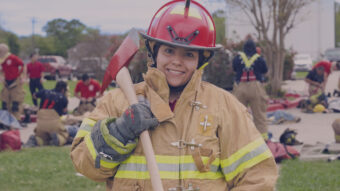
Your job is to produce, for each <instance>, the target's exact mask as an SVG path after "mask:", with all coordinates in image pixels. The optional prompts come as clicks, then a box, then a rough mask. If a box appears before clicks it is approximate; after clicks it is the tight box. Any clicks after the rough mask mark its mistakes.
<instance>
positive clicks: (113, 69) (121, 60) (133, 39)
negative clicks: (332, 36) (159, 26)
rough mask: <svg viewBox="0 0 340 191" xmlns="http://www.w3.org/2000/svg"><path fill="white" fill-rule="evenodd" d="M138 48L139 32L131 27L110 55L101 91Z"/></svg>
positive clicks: (114, 77)
mask: <svg viewBox="0 0 340 191" xmlns="http://www.w3.org/2000/svg"><path fill="white" fill-rule="evenodd" d="M138 49H139V34H138V32H137V30H136V29H134V28H132V29H131V30H130V31H129V34H128V35H127V37H126V38H125V39H124V41H123V42H122V44H121V45H120V46H119V48H118V50H117V51H116V52H115V54H114V55H113V56H112V58H111V61H110V64H109V65H108V66H107V68H106V72H105V75H104V78H103V83H102V89H101V93H103V92H104V91H105V89H106V88H107V87H108V86H109V84H110V83H111V81H112V80H116V75H117V73H118V72H119V70H120V69H121V68H122V67H124V66H128V65H129V63H130V61H131V59H132V58H133V56H134V55H135V54H136V53H137V51H138Z"/></svg>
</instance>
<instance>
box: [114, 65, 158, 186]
mask: <svg viewBox="0 0 340 191" xmlns="http://www.w3.org/2000/svg"><path fill="white" fill-rule="evenodd" d="M116 82H117V84H118V85H119V88H120V89H121V90H122V91H123V92H124V95H125V97H126V98H127V99H128V101H129V104H130V105H132V104H135V103H138V99H137V96H136V92H135V89H134V88H133V84H132V80H131V76H130V73H129V70H128V69H127V68H126V67H123V68H122V69H120V71H119V72H118V73H117V76H116ZM140 139H141V141H142V145H143V151H144V154H145V157H146V162H147V166H148V170H149V174H150V179H151V184H152V188H153V190H154V191H163V186H162V181H161V178H160V175H159V170H158V166H157V162H156V158H155V153H154V151H153V148H152V143H151V140H150V136H149V132H148V131H144V132H143V133H142V134H141V135H140Z"/></svg>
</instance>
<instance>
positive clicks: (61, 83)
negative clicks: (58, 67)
mask: <svg viewBox="0 0 340 191" xmlns="http://www.w3.org/2000/svg"><path fill="white" fill-rule="evenodd" d="M54 89H55V91H56V92H61V91H62V90H64V91H66V90H67V83H66V82H64V81H59V82H57V84H56V85H55V88H54Z"/></svg>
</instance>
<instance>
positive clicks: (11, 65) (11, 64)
mask: <svg viewBox="0 0 340 191" xmlns="http://www.w3.org/2000/svg"><path fill="white" fill-rule="evenodd" d="M1 67H2V71H3V72H4V74H5V80H7V81H12V80H16V79H17V78H18V77H19V76H20V74H21V73H22V71H23V69H24V63H23V62H22V60H21V59H20V58H18V57H17V56H16V55H14V54H10V55H8V56H7V58H6V59H5V60H4V61H3V62H2V64H1Z"/></svg>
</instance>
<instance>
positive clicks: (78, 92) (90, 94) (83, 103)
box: [73, 74, 101, 115]
mask: <svg viewBox="0 0 340 191" xmlns="http://www.w3.org/2000/svg"><path fill="white" fill-rule="evenodd" d="M100 88H101V87H100V83H99V82H98V81H97V80H94V79H92V78H90V77H89V76H88V75H87V74H83V76H82V80H80V81H78V83H77V85H76V88H75V89H74V95H75V96H76V97H77V98H79V99H80V102H79V106H78V107H77V108H76V109H75V110H74V112H73V114H74V115H83V114H84V113H86V112H88V111H92V110H93V109H94V108H95V107H96V105H95V104H96V99H97V98H99V97H100V96H101V93H100Z"/></svg>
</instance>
